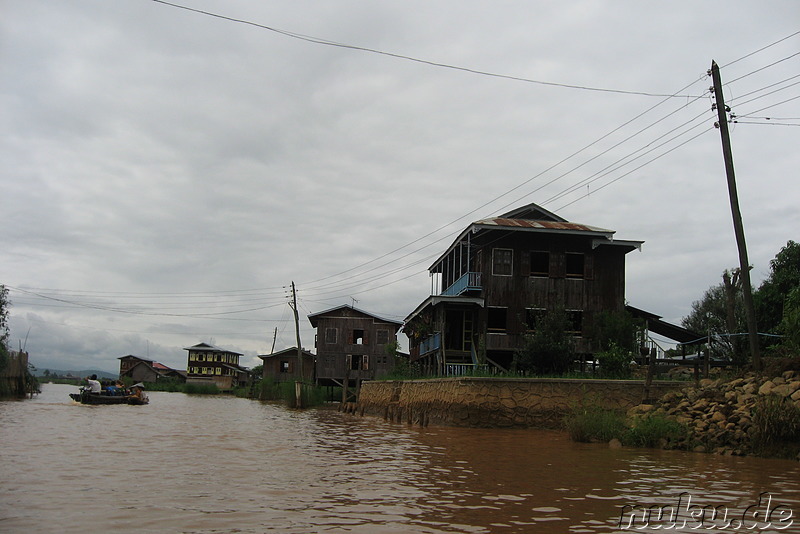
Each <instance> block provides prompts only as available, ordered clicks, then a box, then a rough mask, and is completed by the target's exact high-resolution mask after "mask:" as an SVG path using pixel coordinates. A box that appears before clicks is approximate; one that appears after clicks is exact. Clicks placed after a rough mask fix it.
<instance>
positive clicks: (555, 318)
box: [513, 310, 574, 373]
mask: <svg viewBox="0 0 800 534" xmlns="http://www.w3.org/2000/svg"><path fill="white" fill-rule="evenodd" d="M532 326H534V325H529V327H532ZM572 328H574V325H572V324H571V322H570V318H569V315H568V314H567V312H566V311H564V310H551V311H548V312H547V313H545V314H543V315H542V316H540V317H539V318H538V319H537V321H536V325H535V329H534V331H533V333H532V334H527V335H525V336H524V338H523V346H522V347H521V348H520V349H518V350H517V351H516V352H515V353H514V363H513V366H514V368H515V369H516V370H518V371H523V372H537V373H564V372H566V371H567V369H569V364H570V362H571V361H572V359H573V353H574V340H573V336H572V334H571V333H570V331H571V330H572Z"/></svg>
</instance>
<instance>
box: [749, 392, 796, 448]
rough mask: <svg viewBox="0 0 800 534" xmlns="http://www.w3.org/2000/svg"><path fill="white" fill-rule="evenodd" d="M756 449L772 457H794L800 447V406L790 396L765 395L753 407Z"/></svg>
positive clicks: (754, 444)
mask: <svg viewBox="0 0 800 534" xmlns="http://www.w3.org/2000/svg"><path fill="white" fill-rule="evenodd" d="M753 427H754V428H755V434H754V436H753V437H754V439H753V448H754V450H755V451H756V452H757V453H760V454H764V455H768V456H789V457H791V456H793V455H795V454H797V452H798V450H800V408H798V407H797V405H795V403H794V402H793V401H792V400H791V399H789V398H786V397H783V396H779V395H764V396H761V397H759V398H758V400H757V401H756V405H755V406H754V407H753Z"/></svg>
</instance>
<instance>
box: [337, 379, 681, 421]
mask: <svg viewBox="0 0 800 534" xmlns="http://www.w3.org/2000/svg"><path fill="white" fill-rule="evenodd" d="M684 386H686V383H685V382H684V383H681V382H653V383H652V384H651V386H650V391H649V394H648V398H659V397H661V396H662V395H664V394H665V393H667V392H668V391H672V390H677V389H680V388H681V387H684ZM644 394H645V383H644V381H641V380H578V379H547V378H532V379H528V378H442V379H434V380H408V381H373V382H364V383H363V384H362V386H361V392H360V395H359V399H358V403H357V404H356V405H355V406H351V407H350V410H351V411H355V412H357V413H360V414H362V415H374V416H380V417H384V418H385V419H388V420H392V421H403V422H408V423H412V424H420V425H423V426H425V425H428V424H436V425H447V426H468V427H550V428H555V427H558V426H559V425H560V424H561V420H562V418H563V416H564V414H566V413H567V412H569V411H570V410H571V409H572V408H574V407H575V406H579V405H581V404H582V403H583V404H587V405H588V404H591V405H599V406H602V407H605V408H615V409H625V410H626V409H628V408H631V407H633V406H636V405H638V404H640V403H641V402H642V400H643V398H644V396H645V395H644Z"/></svg>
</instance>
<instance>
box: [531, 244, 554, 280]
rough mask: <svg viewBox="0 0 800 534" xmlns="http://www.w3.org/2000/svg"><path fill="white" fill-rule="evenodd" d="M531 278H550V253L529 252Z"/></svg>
mask: <svg viewBox="0 0 800 534" xmlns="http://www.w3.org/2000/svg"><path fill="white" fill-rule="evenodd" d="M531 276H550V253H549V252H544V251H539V250H535V251H533V252H531Z"/></svg>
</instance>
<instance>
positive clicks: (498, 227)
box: [405, 205, 641, 366]
mask: <svg viewBox="0 0 800 534" xmlns="http://www.w3.org/2000/svg"><path fill="white" fill-rule="evenodd" d="M528 208H531V209H528ZM523 212H525V213H524V215H526V216H531V215H534V216H542V217H544V218H543V219H530V220H528V219H522V218H520V219H516V218H513V217H512V218H511V219H509V218H503V217H505V216H501V218H496V219H490V220H484V221H478V222H476V223H473V225H471V226H470V227H468V228H467V229H466V230H465V231H464V232H463V233H462V235H461V237H460V238H458V239H457V240H456V242H455V243H454V244H453V245H451V247H450V248H449V249H448V252H446V253H445V254H443V255H442V256H441V257H440V258H439V260H437V262H435V263H434V264H433V265H432V266H431V268H430V272H431V274H432V275H434V274H436V275H438V276H439V277H440V280H441V293H439V294H440V295H453V297H452V298H448V299H442V298H439V299H433V300H430V299H429V300H427V301H426V302H424V303H423V304H422V305H420V307H418V308H417V310H416V311H415V312H413V313H412V314H411V315H409V316H408V317H407V318H406V325H405V331H406V333H407V334H408V335H409V339H410V340H411V342H410V347H409V348H410V352H411V354H412V355H413V359H423V358H424V359H426V362H425V365H429V366H433V365H434V363H435V362H434V360H433V358H435V360H436V361H437V362H439V365H441V362H442V361H445V362H447V361H449V354H452V353H453V350H459V349H464V348H465V347H464V346H463V344H464V343H463V342H461V343H460V344H461V345H462V346H458V345H459V341H458V336H457V335H455V334H454V328H455V329H456V330H457V329H458V327H457V326H454V325H453V324H450V323H452V321H453V320H455V321H459V320H461V319H460V316H459V315H458V314H453V313H451V314H450V315H449V316H448V311H452V310H462V311H463V310H464V307H465V306H466V307H467V308H468V309H469V310H470V311H469V313H471V314H472V334H473V341H472V346H473V347H475V348H476V349H478V348H479V350H484V351H485V355H486V356H487V357H489V358H490V359H495V358H497V359H500V360H503V362H505V363H510V360H511V356H512V355H513V351H514V350H516V349H517V348H519V347H521V346H522V344H523V340H524V335H525V334H526V333H528V332H529V331H530V329H529V325H528V322H529V319H532V318H534V317H535V315H536V314H537V313H544V312H547V311H553V310H559V309H560V310H564V311H566V312H567V313H568V314H569V317H570V318H571V320H572V325H573V326H574V327H575V330H574V335H575V341H576V351H577V352H579V353H589V352H592V348H593V347H592V342H591V341H592V340H591V333H592V331H593V325H594V320H595V316H596V315H597V314H598V313H600V312H603V311H622V310H624V307H625V255H626V254H627V253H628V252H630V251H631V250H633V249H635V248H637V247H639V246H640V245H641V242H639V241H613V240H612V235H613V233H614V232H613V231H611V230H603V229H600V228H594V227H589V226H586V225H580V224H575V223H569V222H567V221H565V220H563V219H560V218H558V217H557V216H555V215H554V214H551V213H549V212H545V211H544V210H541V208H538V207H537V206H535V205H529V206H528V207H524V208H522V209H521V210H520V211H518V213H520V214H522V213H523ZM512 214H513V212H512ZM506 215H511V214H506ZM459 240H461V241H460V242H459ZM465 272H473V273H476V279H479V280H480V282H481V283H480V288H468V289H466V290H465V291H461V290H460V291H459V292H449V289H448V288H449V285H448V284H452V283H455V282H456V281H457V280H458V279H459V277H460V276H463V274H464V273H465ZM478 277H479V278H478ZM448 317H449V320H448ZM428 321H432V323H430V325H429V326H424V325H425V324H427V323H428ZM430 326H432V327H433V333H435V332H441V333H442V338H443V340H444V341H443V346H442V348H441V349H440V350H438V352H436V353H435V354H434V353H432V352H428V353H425V354H422V353H420V351H418V350H416V348H417V347H418V345H419V343H421V342H423V341H425V339H424V338H425V337H426V336H429V335H430V332H428V331H429V330H430ZM415 329H416V332H415ZM412 338H413V339H412ZM454 341H455V342H456V343H455V345H456V346H455V347H454V343H453V342H454ZM478 359H479V360H481V359H482V358H481V355H478Z"/></svg>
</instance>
